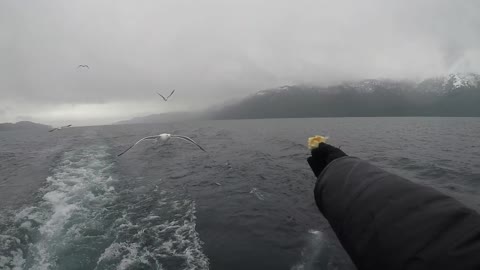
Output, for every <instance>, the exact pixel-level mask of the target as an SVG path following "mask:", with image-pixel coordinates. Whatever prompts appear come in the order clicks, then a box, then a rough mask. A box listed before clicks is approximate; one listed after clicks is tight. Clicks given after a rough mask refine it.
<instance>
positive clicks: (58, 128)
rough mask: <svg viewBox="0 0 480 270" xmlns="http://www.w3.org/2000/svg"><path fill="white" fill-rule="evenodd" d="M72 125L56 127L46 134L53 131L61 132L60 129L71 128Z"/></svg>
mask: <svg viewBox="0 0 480 270" xmlns="http://www.w3.org/2000/svg"><path fill="white" fill-rule="evenodd" d="M71 126H72V125H66V126H62V127H57V128H54V129H51V130H49V131H48V132H53V131H55V130H61V129H64V128H69V127H71Z"/></svg>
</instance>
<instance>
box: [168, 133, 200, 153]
mask: <svg viewBox="0 0 480 270" xmlns="http://www.w3.org/2000/svg"><path fill="white" fill-rule="evenodd" d="M171 138H178V139H182V140H185V141H187V142H190V143H193V144H195V145H196V146H197V147H198V148H200V150H202V151H204V152H207V150H205V149H203V147H201V146H200V145H199V144H198V143H196V142H195V141H194V140H192V139H191V138H189V137H187V136H180V135H172V136H171Z"/></svg>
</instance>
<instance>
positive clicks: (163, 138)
mask: <svg viewBox="0 0 480 270" xmlns="http://www.w3.org/2000/svg"><path fill="white" fill-rule="evenodd" d="M170 138H176V139H182V140H185V141H187V142H190V143H193V144H195V145H196V146H197V147H198V148H200V150H202V151H204V152H207V151H206V150H205V149H203V147H201V146H200V145H199V144H198V143H196V142H195V141H194V140H192V139H191V138H189V137H187V136H181V135H172V134H167V133H162V134H159V135H154V136H148V137H145V138H142V139H140V140H139V141H137V142H136V143H135V144H133V145H132V146H130V147H128V148H127V149H126V150H125V151H123V152H122V153H120V154H118V155H117V157H119V156H121V155H123V154H125V153H126V152H127V151H128V150H130V149H132V148H133V147H134V146H135V145H137V144H139V143H140V142H142V141H145V140H157V141H158V140H161V141H162V142H167V141H168V140H169V139H170Z"/></svg>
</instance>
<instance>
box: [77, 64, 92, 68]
mask: <svg viewBox="0 0 480 270" xmlns="http://www.w3.org/2000/svg"><path fill="white" fill-rule="evenodd" d="M79 68H87V69H90V67H89V66H88V65H78V67H77V69H79Z"/></svg>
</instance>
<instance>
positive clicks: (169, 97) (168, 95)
mask: <svg viewBox="0 0 480 270" xmlns="http://www.w3.org/2000/svg"><path fill="white" fill-rule="evenodd" d="M173 93H175V89H173V91H172V93H170V95H168V97H167V99H169V98H170V97H171V96H172V95H173Z"/></svg>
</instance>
